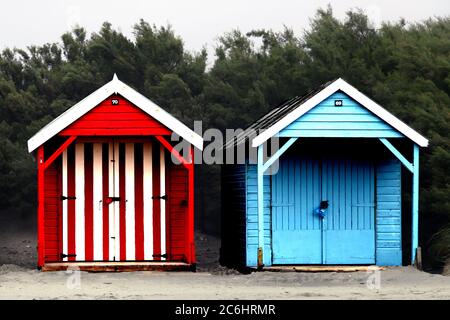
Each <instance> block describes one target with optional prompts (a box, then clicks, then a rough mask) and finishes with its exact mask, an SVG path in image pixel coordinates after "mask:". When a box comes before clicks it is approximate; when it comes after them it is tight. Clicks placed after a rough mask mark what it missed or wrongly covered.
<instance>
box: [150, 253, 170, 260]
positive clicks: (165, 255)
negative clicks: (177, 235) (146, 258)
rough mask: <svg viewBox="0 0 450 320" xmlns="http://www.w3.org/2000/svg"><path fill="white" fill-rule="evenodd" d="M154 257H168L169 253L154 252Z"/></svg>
mask: <svg viewBox="0 0 450 320" xmlns="http://www.w3.org/2000/svg"><path fill="white" fill-rule="evenodd" d="M153 258H166V259H167V253H164V254H154V255H153Z"/></svg>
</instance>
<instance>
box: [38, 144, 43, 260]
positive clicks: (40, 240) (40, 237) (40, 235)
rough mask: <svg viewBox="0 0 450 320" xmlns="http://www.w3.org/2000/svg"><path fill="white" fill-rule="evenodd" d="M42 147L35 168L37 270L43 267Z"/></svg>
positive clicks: (39, 149)
mask: <svg viewBox="0 0 450 320" xmlns="http://www.w3.org/2000/svg"><path fill="white" fill-rule="evenodd" d="M44 165H45V163H44V146H43V145H41V146H40V147H39V148H38V150H37V166H38V176H37V178H38V181H37V182H38V185H37V187H38V216H37V224H38V239H37V250H38V268H42V266H43V265H44V235H45V230H44V229H45V222H44V206H45V203H44V202H45V183H44V173H45V168H44Z"/></svg>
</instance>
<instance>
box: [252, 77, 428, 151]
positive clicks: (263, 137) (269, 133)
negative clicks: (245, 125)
mask: <svg viewBox="0 0 450 320" xmlns="http://www.w3.org/2000/svg"><path fill="white" fill-rule="evenodd" d="M338 90H341V91H343V92H344V93H346V94H347V95H349V96H350V97H351V98H353V99H354V100H355V101H357V102H358V103H359V104H361V105H362V106H363V107H365V108H366V109H368V110H369V111H371V112H372V113H374V114H375V115H377V116H378V117H379V118H380V119H382V120H384V121H385V122H386V123H388V124H389V125H391V126H392V127H393V128H395V129H396V130H397V131H399V132H400V133H402V134H403V135H405V136H406V137H408V138H409V139H411V140H412V141H413V142H415V143H416V144H417V145H419V146H421V147H426V146H428V140H427V139H426V138H425V137H423V136H422V135H420V134H419V133H418V132H416V131H415V130H414V129H412V128H411V127H409V126H408V125H406V124H405V123H404V122H402V121H401V120H400V119H398V118H396V117H395V116H394V115H392V114H391V113H389V112H388V111H387V110H386V109H384V108H383V107H381V106H380V105H379V104H377V103H376V102H375V101H373V100H371V99H370V98H368V97H367V96H366V95H364V94H363V93H361V92H360V91H359V90H357V89H356V88H355V87H353V86H351V85H350V84H348V83H347V82H345V81H344V80H343V79H341V78H339V79H337V80H335V81H334V82H333V83H331V84H330V85H328V86H327V87H326V88H324V89H323V90H322V91H320V92H319V93H317V94H316V95H314V96H313V97H311V98H310V99H308V100H307V101H306V102H304V103H303V104H302V105H300V106H299V107H298V108H296V109H295V110H293V111H292V112H291V113H289V114H287V115H286V116H285V117H283V118H281V119H280V120H279V121H278V122H277V123H275V124H274V125H272V126H271V127H269V128H267V129H265V130H264V131H262V132H261V133H260V134H259V135H258V136H256V137H255V138H254V139H253V142H252V146H253V147H258V146H260V145H261V144H263V143H264V142H265V141H267V140H268V139H270V138H271V137H273V136H274V135H276V134H277V133H278V132H280V131H281V130H283V129H284V128H286V127H287V126H288V125H289V124H291V123H292V122H294V121H295V120H296V119H298V118H300V117H301V116H302V115H304V114H305V113H307V112H308V111H309V110H311V109H312V108H314V107H315V106H316V105H318V104H319V103H320V102H322V101H323V100H324V99H326V98H328V97H329V96H330V95H332V94H333V93H335V92H336V91H338Z"/></svg>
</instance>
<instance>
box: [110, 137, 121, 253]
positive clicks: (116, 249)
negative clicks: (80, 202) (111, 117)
mask: <svg viewBox="0 0 450 320" xmlns="http://www.w3.org/2000/svg"><path fill="white" fill-rule="evenodd" d="M113 164H114V170H113V174H114V175H113V179H114V180H113V181H114V197H120V188H119V187H120V186H119V143H118V142H114V162H113ZM112 205H113V208H114V209H113V210H114V257H115V261H120V201H114V202H113V203H112Z"/></svg>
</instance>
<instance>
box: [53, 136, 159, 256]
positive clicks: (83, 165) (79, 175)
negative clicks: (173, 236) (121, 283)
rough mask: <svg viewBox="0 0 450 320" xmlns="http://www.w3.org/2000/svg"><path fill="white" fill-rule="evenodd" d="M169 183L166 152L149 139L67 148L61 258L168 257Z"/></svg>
mask: <svg viewBox="0 0 450 320" xmlns="http://www.w3.org/2000/svg"><path fill="white" fill-rule="evenodd" d="M165 181H166V165H165V150H164V149H163V147H162V146H160V145H159V144H156V143H154V144H152V142H150V141H146V142H121V141H118V140H111V141H108V142H92V143H91V142H77V143H76V144H75V145H74V146H72V147H70V148H69V149H67V150H66V151H64V153H63V155H62V198H61V199H62V251H63V252H62V255H61V256H62V260H63V261H149V260H165V257H166V205H165V203H166V201H165V197H163V196H164V195H165V190H166V183H165Z"/></svg>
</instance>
